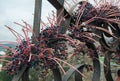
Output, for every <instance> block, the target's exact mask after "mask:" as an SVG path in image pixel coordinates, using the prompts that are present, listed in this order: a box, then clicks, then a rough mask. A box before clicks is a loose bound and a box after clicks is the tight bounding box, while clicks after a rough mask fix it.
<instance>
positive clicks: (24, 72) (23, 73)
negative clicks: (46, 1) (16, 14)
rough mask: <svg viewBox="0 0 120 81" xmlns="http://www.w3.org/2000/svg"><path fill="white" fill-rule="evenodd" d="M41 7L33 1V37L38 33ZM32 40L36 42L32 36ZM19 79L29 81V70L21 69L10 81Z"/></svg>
mask: <svg viewBox="0 0 120 81" xmlns="http://www.w3.org/2000/svg"><path fill="white" fill-rule="evenodd" d="M41 6H42V0H35V11H34V25H33V31H34V33H35V35H38V34H39V32H40V20H41ZM32 40H33V43H35V42H36V40H35V36H34V35H33V39H32ZM21 77H22V81H29V69H28V68H27V67H23V68H22V70H21V71H20V72H19V73H18V74H17V75H15V76H14V77H13V79H12V81H19V80H20V78H21Z"/></svg>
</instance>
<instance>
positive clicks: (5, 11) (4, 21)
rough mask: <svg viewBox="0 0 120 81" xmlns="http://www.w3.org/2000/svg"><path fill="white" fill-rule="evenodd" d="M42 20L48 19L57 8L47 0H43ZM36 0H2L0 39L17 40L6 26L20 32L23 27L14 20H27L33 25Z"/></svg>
mask: <svg viewBox="0 0 120 81" xmlns="http://www.w3.org/2000/svg"><path fill="white" fill-rule="evenodd" d="M42 1H43V4H42V20H43V21H46V20H47V19H46V16H48V13H51V11H52V10H55V9H54V8H53V6H52V5H51V4H50V3H49V2H48V1H47V0H42ZM34 4H35V0H0V41H16V38H15V36H14V35H13V34H12V33H11V32H10V31H9V30H8V29H7V28H6V27H5V26H4V25H8V26H10V27H11V28H13V29H14V30H16V31H17V32H19V33H22V32H21V31H20V30H21V29H20V28H21V27H19V26H18V25H15V24H14V23H13V22H18V23H22V21H21V20H25V21H26V22H28V23H29V24H31V25H33V18H34V16H33V14H34Z"/></svg>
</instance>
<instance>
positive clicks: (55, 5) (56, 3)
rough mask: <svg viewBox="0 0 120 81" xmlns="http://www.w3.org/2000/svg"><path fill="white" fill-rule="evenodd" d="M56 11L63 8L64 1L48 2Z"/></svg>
mask: <svg viewBox="0 0 120 81" xmlns="http://www.w3.org/2000/svg"><path fill="white" fill-rule="evenodd" d="M48 1H49V2H50V3H51V4H52V5H53V6H54V7H55V8H56V9H57V10H58V9H60V8H62V7H63V4H64V0H48Z"/></svg>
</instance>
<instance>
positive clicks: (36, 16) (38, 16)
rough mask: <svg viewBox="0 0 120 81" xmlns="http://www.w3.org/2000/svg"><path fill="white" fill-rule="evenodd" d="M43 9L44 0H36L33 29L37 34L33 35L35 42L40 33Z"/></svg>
mask: <svg viewBox="0 0 120 81" xmlns="http://www.w3.org/2000/svg"><path fill="white" fill-rule="evenodd" d="M41 10H42V0H35V11H34V23H33V31H34V33H35V35H33V39H32V40H33V43H35V42H36V40H35V36H36V35H38V34H39V33H40V20H41Z"/></svg>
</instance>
